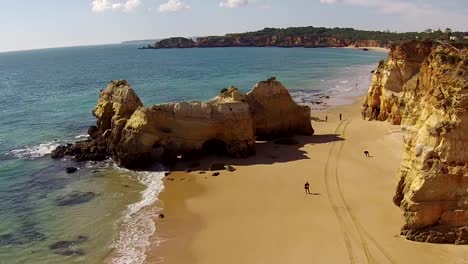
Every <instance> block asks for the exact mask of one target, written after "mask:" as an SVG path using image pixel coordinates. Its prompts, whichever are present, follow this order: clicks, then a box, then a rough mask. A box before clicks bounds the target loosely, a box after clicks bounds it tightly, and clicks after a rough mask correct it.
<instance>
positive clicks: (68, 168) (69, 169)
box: [65, 167, 78, 173]
mask: <svg viewBox="0 0 468 264" xmlns="http://www.w3.org/2000/svg"><path fill="white" fill-rule="evenodd" d="M65 171H66V172H67V173H74V172H77V171H78V168H75V167H67V168H66V169H65Z"/></svg>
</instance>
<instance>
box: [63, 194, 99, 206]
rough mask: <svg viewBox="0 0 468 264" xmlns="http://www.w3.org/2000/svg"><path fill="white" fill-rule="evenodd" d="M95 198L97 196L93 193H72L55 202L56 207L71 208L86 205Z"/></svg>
mask: <svg viewBox="0 0 468 264" xmlns="http://www.w3.org/2000/svg"><path fill="white" fill-rule="evenodd" d="M96 196H97V195H96V194H95V193H93V192H73V193H71V194H68V195H66V196H62V197H60V198H58V199H57V200H56V201H57V205H58V206H72V205H77V204H83V203H87V202H89V201H91V200H92V199H94V197H96Z"/></svg>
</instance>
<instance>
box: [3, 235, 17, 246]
mask: <svg viewBox="0 0 468 264" xmlns="http://www.w3.org/2000/svg"><path fill="white" fill-rule="evenodd" d="M17 242H18V240H17V238H16V237H15V236H14V235H13V234H4V235H0V247H1V246H8V245H14V244H17Z"/></svg>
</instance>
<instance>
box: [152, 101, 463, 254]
mask: <svg viewBox="0 0 468 264" xmlns="http://www.w3.org/2000/svg"><path fill="white" fill-rule="evenodd" d="M362 99H363V97H362V96H360V97H356V98H355V102H354V104H353V105H348V106H338V107H333V108H330V109H327V110H325V111H313V112H312V116H315V117H317V116H318V117H319V119H324V115H327V116H328V122H323V121H321V122H315V121H312V123H313V127H314V129H315V130H316V133H315V136H314V137H312V138H308V137H295V138H296V140H298V142H299V144H298V145H296V146H283V145H275V144H273V143H271V142H268V143H258V147H257V148H258V152H257V155H256V156H255V157H252V158H248V159H245V160H238V159H229V158H224V157H223V158H219V157H207V158H204V159H202V160H201V161H200V163H201V165H200V168H197V169H194V171H193V172H190V173H186V172H184V170H185V169H187V168H188V165H189V164H187V163H181V164H179V165H178V166H177V168H176V169H175V170H174V172H173V173H171V174H170V175H169V176H167V177H166V178H165V180H164V185H165V189H164V191H163V192H161V193H160V196H159V201H158V202H157V204H156V205H153V206H158V207H160V208H162V211H161V212H162V213H164V214H165V218H164V219H159V218H155V223H156V229H157V230H156V232H155V234H154V235H153V236H152V238H151V240H150V241H151V246H150V247H148V249H147V258H146V262H145V263H220V262H223V263H265V262H272V263H298V262H299V261H308V260H310V259H314V260H315V261H317V262H318V263H346V261H347V260H348V261H349V258H348V253H349V252H352V254H354V259H355V260H356V259H357V260H358V262H357V263H363V262H364V260H365V258H366V255H370V256H371V258H372V259H373V260H374V261H377V262H376V263H387V262H388V261H390V260H391V261H392V262H394V263H405V262H414V263H428V262H430V261H436V263H441V262H444V261H445V262H446V263H448V262H450V261H452V262H450V263H463V261H464V259H463V256H466V255H465V254H468V249H467V248H466V247H465V248H463V247H456V246H453V245H434V244H421V243H414V242H410V241H407V240H406V239H404V238H403V237H401V236H399V229H400V227H401V225H402V223H403V221H402V216H401V214H402V212H401V211H400V209H399V208H398V207H396V206H394V205H393V203H392V195H393V192H394V188H395V185H396V182H395V180H394V176H395V173H396V170H397V168H398V165H399V163H400V160H401V151H402V150H401V148H400V147H399V146H401V144H402V134H401V133H393V132H394V131H400V129H399V127H395V126H391V125H390V124H388V123H384V122H367V121H363V120H361V118H360V104H361V101H362ZM339 113H345V114H344V121H343V122H340V121H339V120H338V118H337V116H338V114H339ZM344 129H346V131H345V130H344ZM355 148H358V153H355ZM367 148H369V151H371V153H372V154H373V155H375V158H373V160H372V161H371V160H369V159H366V158H364V157H363V155H362V153H361V152H362V149H367ZM327 153H328V156H327V155H326V154H327ZM337 155H339V156H337ZM335 158H336V159H335ZM214 160H216V161H221V162H225V163H226V164H230V165H233V166H234V167H235V168H236V169H237V170H236V171H235V172H227V171H222V172H221V175H220V176H218V177H213V176H211V175H212V172H208V171H206V170H207V168H208V166H209V164H210V163H211V162H212V161H214ZM370 161H371V162H373V166H372V167H369V166H368V165H369V162H370ZM374 162H377V163H376V164H374ZM334 168H336V169H334ZM201 170H202V171H206V174H199V173H200V171H201ZM335 170H336V171H337V172H338V175H335V176H336V178H335V179H333V177H331V176H330V175H327V174H329V173H332V172H333V171H335ZM324 172H325V176H324V175H323V173H324ZM344 172H349V173H344ZM332 174H333V173H332ZM327 176H328V177H331V178H330V179H329V178H328V177H327ZM306 180H307V181H309V182H310V183H311V190H312V192H313V193H315V194H316V195H310V196H305V195H304V193H303V187H302V185H303V182H304V181H306ZM336 180H338V182H337V181H336ZM363 188H364V189H363ZM362 190H365V192H364V193H363V192H362ZM340 195H341V198H343V199H341V198H340ZM362 201H367V202H362ZM370 201H372V202H370ZM330 202H331V203H332V204H333V203H335V206H338V207H340V205H342V203H343V202H344V203H345V204H346V207H348V208H350V210H349V211H342V210H343V209H338V211H337V212H335V213H334V210H332V208H334V207H333V206H330ZM340 208H341V207H340ZM337 215H341V219H342V220H339V219H340V217H337ZM353 219H355V221H353ZM355 223H358V224H355ZM340 230H341V232H340ZM342 232H345V233H342ZM344 234H348V236H349V239H350V243H349V244H347V243H346V240H344V239H343V236H344ZM361 236H363V237H361ZM159 242H161V243H160V245H159V246H157V244H159ZM359 243H365V244H368V245H369V246H368V252H363V251H362V249H361V248H360V247H359V246H358V244H359ZM347 252H348V253H347ZM360 260H361V261H363V262H359V261H360ZM447 261H448V262H447Z"/></svg>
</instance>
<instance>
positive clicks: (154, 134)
mask: <svg viewBox="0 0 468 264" xmlns="http://www.w3.org/2000/svg"><path fill="white" fill-rule="evenodd" d="M93 114H94V116H95V117H96V118H97V126H92V127H90V129H89V134H90V136H91V139H89V140H87V141H83V142H77V143H75V144H74V145H68V146H60V147H58V148H57V149H56V150H55V151H54V155H53V157H56V158H60V157H63V156H64V155H71V156H74V157H75V158H76V159H79V160H85V159H86V157H89V158H90V159H91V160H96V159H97V158H96V159H95V158H94V157H95V156H99V157H102V152H105V153H106V154H107V155H108V156H111V157H112V158H113V159H114V161H115V162H116V163H117V164H119V165H121V166H124V167H127V168H143V167H146V166H148V165H150V164H151V163H153V162H154V161H162V162H165V163H168V164H172V163H173V162H175V160H176V159H178V158H182V159H189V160H190V159H194V158H197V157H198V156H200V155H203V154H205V153H216V154H227V155H229V156H233V157H247V156H250V155H253V154H254V153H255V140H256V138H257V136H261V137H265V138H274V137H279V136H281V137H284V136H291V135H295V134H309V135H311V134H313V129H312V126H311V122H310V109H309V107H307V106H298V105H297V104H296V103H295V102H294V101H293V100H292V98H291V96H290V95H289V92H288V91H287V90H286V88H285V87H284V86H283V85H282V84H281V83H280V82H278V81H277V80H276V79H275V78H272V79H269V80H267V81H265V82H260V83H259V84H257V85H256V86H255V87H254V88H253V89H252V91H250V92H249V93H247V94H241V93H239V91H238V90H237V88H235V87H231V88H229V89H223V91H222V92H221V93H220V94H219V95H218V96H217V97H215V98H214V99H212V100H211V101H209V102H180V103H168V104H159V105H154V106H151V107H143V105H142V104H141V101H140V99H139V98H138V96H137V95H136V94H135V92H134V91H133V89H132V88H131V87H130V85H128V83H127V82H126V81H113V82H111V83H110V84H109V86H108V87H107V89H105V90H104V91H101V95H100V98H99V101H98V104H97V105H96V107H95V108H94V110H93Z"/></svg>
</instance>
